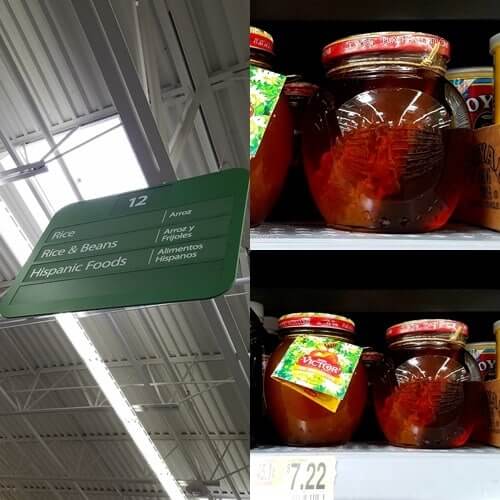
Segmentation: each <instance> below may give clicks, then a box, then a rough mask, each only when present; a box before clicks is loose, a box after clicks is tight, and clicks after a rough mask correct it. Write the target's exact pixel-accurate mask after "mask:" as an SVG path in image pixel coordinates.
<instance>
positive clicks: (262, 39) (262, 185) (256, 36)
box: [250, 27, 293, 226]
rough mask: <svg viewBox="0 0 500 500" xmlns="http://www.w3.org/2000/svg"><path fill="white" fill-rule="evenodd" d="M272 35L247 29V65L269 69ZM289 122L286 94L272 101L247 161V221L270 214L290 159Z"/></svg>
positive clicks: (259, 218) (290, 119)
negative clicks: (259, 138)
mask: <svg viewBox="0 0 500 500" xmlns="http://www.w3.org/2000/svg"><path fill="white" fill-rule="evenodd" d="M273 48H274V41H273V38H272V36H271V35H270V34H269V33H266V32H265V31H262V30H260V29H257V28H252V27H251V28H250V64H252V65H254V66H258V67H260V68H263V69H271V61H272V59H273V56H274V53H273ZM292 141H293V125H292V115H291V112H290V109H289V107H288V102H287V99H286V96H285V95H284V94H283V93H282V94H281V96H280V97H279V99H278V102H277V103H276V106H275V108H274V111H273V114H272V117H271V119H270V121H269V124H268V126H267V129H266V131H265V133H264V137H263V138H262V141H261V143H260V146H259V149H258V151H257V153H256V154H255V156H254V157H253V158H252V159H251V160H250V224H251V225H252V226H255V225H258V224H261V223H262V222H264V220H265V218H266V217H267V216H268V215H269V214H270V212H271V210H272V208H273V206H274V204H275V203H276V200H277V199H278V197H279V195H280V193H281V190H282V188H283V185H284V183H285V179H286V175H287V172H288V167H289V165H290V162H291V159H292V148H293V145H292Z"/></svg>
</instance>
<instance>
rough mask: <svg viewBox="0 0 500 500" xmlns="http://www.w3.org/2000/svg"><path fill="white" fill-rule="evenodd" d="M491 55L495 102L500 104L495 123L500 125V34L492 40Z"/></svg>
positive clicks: (497, 107)
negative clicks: (493, 71)
mask: <svg viewBox="0 0 500 500" xmlns="http://www.w3.org/2000/svg"><path fill="white" fill-rule="evenodd" d="M490 53H491V55H492V56H493V60H494V62H493V64H494V66H495V100H496V102H498V103H499V104H498V106H496V108H495V123H500V33H497V34H496V35H495V36H492V37H491V38H490Z"/></svg>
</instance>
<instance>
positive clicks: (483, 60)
mask: <svg viewBox="0 0 500 500" xmlns="http://www.w3.org/2000/svg"><path fill="white" fill-rule="evenodd" d="M496 1H497V0H496ZM271 3H272V2H271ZM497 10H498V11H499V13H500V1H498V4H497ZM252 22H253V24H254V25H255V26H257V27H259V28H262V29H265V30H266V31H268V32H269V33H271V34H272V35H273V37H274V40H275V52H276V60H275V65H274V69H275V70H276V71H277V72H280V73H283V74H302V75H304V76H305V77H306V78H307V79H308V80H311V81H313V82H316V83H321V80H322V79H323V73H324V71H323V67H322V65H321V50H322V48H323V47H324V46H325V45H327V44H328V43H330V42H332V41H334V40H338V39H339V38H343V37H346V36H349V35H354V34H359V33H370V32H374V31H423V32H426V33H432V34H435V35H439V36H442V37H444V38H445V39H447V40H448V41H449V42H450V43H451V61H450V63H449V68H450V69H451V68H456V67H464V66H491V65H492V64H493V61H492V56H491V55H490V53H489V39H490V37H491V36H493V35H495V34H496V33H499V32H500V21H499V20H498V19H497V20H495V19H488V20H460V19H459V20H451V19H444V20H438V19H431V20H426V19H409V20H400V19H396V20H388V19H371V20H356V21H352V20H349V21H338V20H335V21H269V20H267V21H265V20H260V21H257V20H254V21H252Z"/></svg>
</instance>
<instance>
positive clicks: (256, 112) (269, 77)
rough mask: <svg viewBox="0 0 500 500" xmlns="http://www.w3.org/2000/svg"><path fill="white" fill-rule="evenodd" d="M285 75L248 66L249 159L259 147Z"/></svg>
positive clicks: (281, 88)
mask: <svg viewBox="0 0 500 500" xmlns="http://www.w3.org/2000/svg"><path fill="white" fill-rule="evenodd" d="M285 80H286V76H284V75H280V74H279V73H274V72H273V71H269V70H267V69H263V68H258V67H256V66H250V159H251V158H253V157H254V156H255V155H256V154H257V151H258V149H259V146H260V143H261V142H262V138H263V137H264V133H265V132H266V129H267V126H268V125H269V122H270V121H271V116H272V114H273V111H274V108H275V107H276V104H277V102H278V99H279V97H280V95H281V91H282V90H283V86H284V85H285Z"/></svg>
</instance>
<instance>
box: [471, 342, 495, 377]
mask: <svg viewBox="0 0 500 500" xmlns="http://www.w3.org/2000/svg"><path fill="white" fill-rule="evenodd" d="M465 348H466V349H467V351H469V353H470V354H471V355H472V356H473V357H474V359H475V360H476V362H477V364H478V365H479V370H480V371H481V378H482V379H483V380H494V379H495V370H496V356H497V354H496V353H497V350H496V345H495V342H472V343H470V344H467V345H466V346H465Z"/></svg>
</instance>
